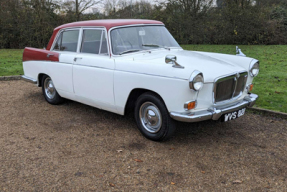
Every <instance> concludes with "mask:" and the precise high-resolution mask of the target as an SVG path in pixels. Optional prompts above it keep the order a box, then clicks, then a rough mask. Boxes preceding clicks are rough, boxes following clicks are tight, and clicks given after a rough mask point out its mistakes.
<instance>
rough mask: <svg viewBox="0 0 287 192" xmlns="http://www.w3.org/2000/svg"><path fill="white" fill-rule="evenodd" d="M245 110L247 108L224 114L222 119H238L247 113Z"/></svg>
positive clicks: (225, 120) (224, 120)
mask: <svg viewBox="0 0 287 192" xmlns="http://www.w3.org/2000/svg"><path fill="white" fill-rule="evenodd" d="M245 111H246V108H243V109H239V110H237V111H234V112H230V113H226V114H224V115H223V117H222V121H223V122H227V121H231V120H234V119H237V118H238V117H241V116H243V115H244V114H245Z"/></svg>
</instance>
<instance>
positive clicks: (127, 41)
mask: <svg viewBox="0 0 287 192" xmlns="http://www.w3.org/2000/svg"><path fill="white" fill-rule="evenodd" d="M125 43H128V44H130V46H131V48H132V49H133V48H134V47H133V45H132V44H131V42H129V41H128V40H126V41H123V44H124V45H125Z"/></svg>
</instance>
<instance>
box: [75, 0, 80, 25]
mask: <svg viewBox="0 0 287 192" xmlns="http://www.w3.org/2000/svg"><path fill="white" fill-rule="evenodd" d="M76 20H77V21H79V20H80V14H79V0H76Z"/></svg>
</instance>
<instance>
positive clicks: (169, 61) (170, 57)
mask: <svg viewBox="0 0 287 192" xmlns="http://www.w3.org/2000/svg"><path fill="white" fill-rule="evenodd" d="M165 63H166V64H172V67H175V68H181V69H183V68H184V67H183V66H181V65H180V64H178V63H177V62H176V56H175V55H167V56H166V57H165Z"/></svg>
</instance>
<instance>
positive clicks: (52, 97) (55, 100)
mask: <svg viewBox="0 0 287 192" xmlns="http://www.w3.org/2000/svg"><path fill="white" fill-rule="evenodd" d="M42 91H43V94H44V97H45V100H46V101H47V102H48V103H50V104H52V105H58V104H61V103H62V102H63V101H64V99H63V98H62V97H61V96H60V95H59V94H58V92H57V90H56V88H55V86H54V83H53V81H52V79H51V78H50V77H49V76H47V75H45V76H43V78H42Z"/></svg>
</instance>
